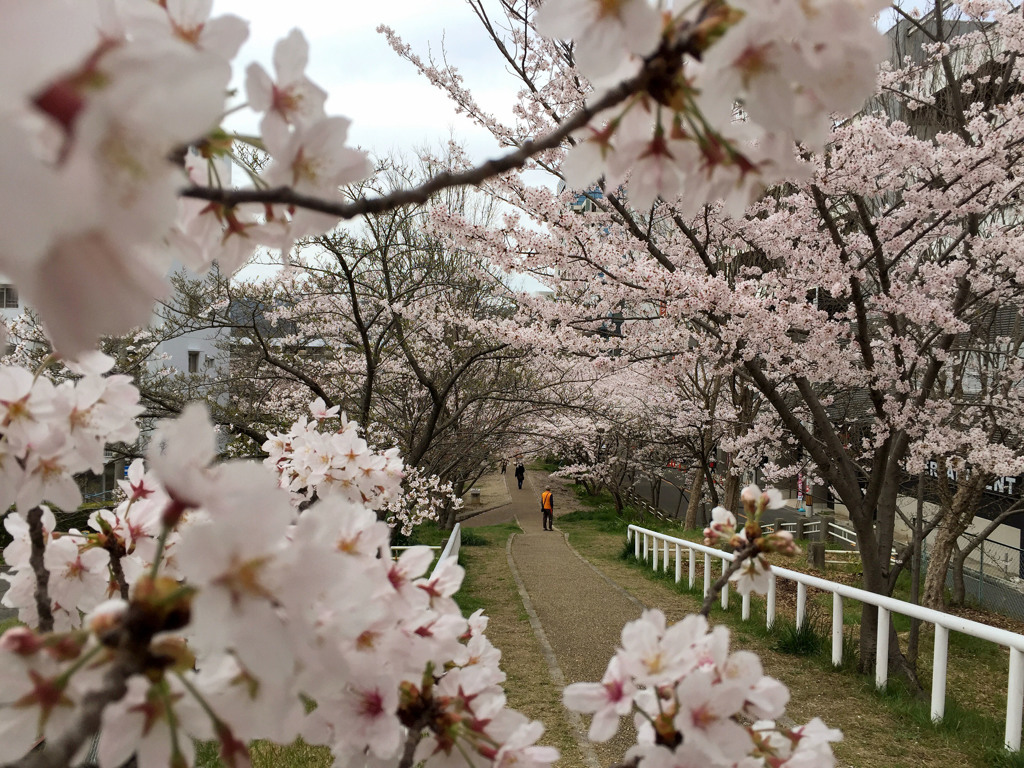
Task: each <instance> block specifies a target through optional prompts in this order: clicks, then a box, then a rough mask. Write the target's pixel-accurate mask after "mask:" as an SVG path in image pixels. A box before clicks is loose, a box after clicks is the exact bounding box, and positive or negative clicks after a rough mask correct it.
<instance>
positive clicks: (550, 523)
mask: <svg viewBox="0 0 1024 768" xmlns="http://www.w3.org/2000/svg"><path fill="white" fill-rule="evenodd" d="M540 512H541V523H542V524H543V526H544V530H545V531H553V530H555V497H554V495H553V494H552V493H551V486H550V485H549V486H547V487H545V488H544V493H542V494H541V495H540Z"/></svg>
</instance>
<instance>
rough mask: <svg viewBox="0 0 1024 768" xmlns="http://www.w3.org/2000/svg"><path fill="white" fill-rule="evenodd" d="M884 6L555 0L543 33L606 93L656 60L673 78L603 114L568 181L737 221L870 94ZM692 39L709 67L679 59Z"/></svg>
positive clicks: (843, 1)
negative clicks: (834, 118)
mask: <svg viewBox="0 0 1024 768" xmlns="http://www.w3.org/2000/svg"><path fill="white" fill-rule="evenodd" d="M884 5H885V4H884V3H881V2H878V1H877V0H872V1H871V2H857V3H853V2H847V0H815V2H798V0H774V1H773V2H767V3H766V2H757V1H756V0H731V2H730V3H728V4H726V3H713V4H712V3H694V4H689V5H685V6H684V7H683V8H682V10H679V11H675V12H672V13H671V14H670V13H666V14H665V15H664V16H663V15H662V13H661V12H660V11H659V10H658V9H657V8H655V7H654V5H652V4H651V3H650V2H649V0H615V2H610V3H609V2H594V1H593V0H549V2H547V3H545V4H544V5H543V6H542V7H541V10H540V11H539V12H538V14H537V17H536V25H537V29H538V31H539V32H541V33H542V34H545V35H548V36H551V37H558V38H573V39H574V41H575V43H576V56H575V64H576V66H577V67H578V68H579V70H580V71H581V72H582V74H583V75H584V76H586V77H588V78H590V79H591V81H592V82H593V83H595V85H597V86H598V87H601V86H602V85H604V84H608V83H609V82H618V81H619V80H622V79H624V78H625V77H627V76H630V75H635V74H636V73H637V72H639V71H640V67H641V64H642V60H644V59H657V58H659V57H661V58H664V59H665V60H666V62H667V63H666V67H667V68H668V69H669V71H670V72H672V74H671V75H670V76H668V77H667V78H657V79H656V80H655V82H654V83H652V84H651V85H650V86H649V87H648V88H647V90H646V91H645V92H644V93H642V94H640V95H638V96H636V97H634V98H632V99H630V100H628V101H627V102H626V103H625V105H624V106H622V107H614V108H612V109H610V110H607V111H606V112H605V113H603V114H601V115H599V116H598V118H597V119H596V120H595V121H594V122H593V123H592V124H591V126H590V127H589V128H588V129H587V130H586V131H585V132H584V134H583V135H582V136H581V137H580V138H579V140H578V141H577V143H576V144H575V146H574V147H573V149H572V150H570V152H569V154H568V155H567V157H566V159H565V162H564V165H563V167H562V171H563V173H564V174H565V180H566V183H567V184H568V186H569V187H570V188H571V189H576V190H582V189H587V188H589V187H590V186H592V185H593V184H594V183H595V182H596V181H597V179H598V178H599V177H601V176H604V177H605V178H606V181H607V183H608V185H609V186H610V188H616V187H618V186H619V185H621V184H623V183H625V182H627V181H628V183H627V185H626V187H627V191H628V196H629V199H630V201H631V202H632V203H633V204H634V205H635V206H636V207H638V208H640V209H644V208H648V207H650V205H651V204H652V203H653V202H654V201H655V199H656V198H658V197H662V198H664V199H665V200H668V201H671V202H673V203H677V204H680V205H683V207H684V209H685V210H696V209H697V208H699V207H700V206H701V205H703V204H704V203H705V202H710V201H713V200H716V199H724V200H725V201H726V207H727V210H729V211H731V212H733V213H734V214H735V215H738V214H739V213H740V212H741V211H742V210H743V209H744V208H745V207H746V206H747V205H748V204H749V203H750V202H751V201H752V200H753V199H754V196H755V195H756V194H757V193H758V192H759V191H760V190H761V189H763V188H764V186H766V185H768V184H771V183H773V182H775V181H779V180H782V179H787V178H793V177H797V176H800V175H806V172H807V171H806V168H805V167H804V165H803V164H802V163H801V162H800V161H799V160H798V159H797V158H796V156H795V153H794V142H802V143H804V144H806V145H807V146H810V147H816V148H820V147H821V146H822V145H823V143H824V139H825V136H826V134H827V131H828V129H829V128H830V127H831V115H832V113H836V112H838V113H851V112H854V111H856V110H857V109H859V108H860V107H861V105H862V104H863V103H864V100H865V99H867V98H868V97H870V96H871V95H872V93H873V92H874V89H875V76H876V71H877V65H878V62H879V61H880V60H881V59H882V58H883V57H884V54H885V50H886V49H885V43H884V42H883V39H882V37H881V35H879V33H878V30H877V29H876V28H875V27H874V25H873V24H872V22H871V19H870V14H871V13H872V12H875V11H878V10H880V9H881V8H882V7H883V6H884ZM694 39H696V40H697V41H698V42H697V45H698V47H699V48H700V50H701V53H700V60H699V61H698V60H697V59H696V58H690V57H685V58H684V57H683V55H682V54H681V53H679V52H676V51H675V50H674V48H675V47H676V46H680V45H682V46H683V47H684V48H686V49H687V50H690V51H691V52H692V50H693V45H694ZM737 105H738V106H739V108H740V110H741V112H742V119H740V120H737V119H736V108H737ZM684 187H685V192H686V195H685V198H684V199H683V200H681V201H677V200H676V198H679V197H680V195H681V193H682V191H683V189H684Z"/></svg>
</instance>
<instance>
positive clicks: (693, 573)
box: [686, 547, 697, 589]
mask: <svg viewBox="0 0 1024 768" xmlns="http://www.w3.org/2000/svg"><path fill="white" fill-rule="evenodd" d="M686 551H687V552H689V553H690V589H693V585H694V584H696V583H697V560H696V559H695V558H694V555H693V550H692V549H690V548H689V547H687V548H686Z"/></svg>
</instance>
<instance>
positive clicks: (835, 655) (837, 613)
mask: <svg viewBox="0 0 1024 768" xmlns="http://www.w3.org/2000/svg"><path fill="white" fill-rule="evenodd" d="M842 663H843V598H842V595H840V594H839V593H838V592H833V593H832V666H833V667H838V666H840V665H841V664H842Z"/></svg>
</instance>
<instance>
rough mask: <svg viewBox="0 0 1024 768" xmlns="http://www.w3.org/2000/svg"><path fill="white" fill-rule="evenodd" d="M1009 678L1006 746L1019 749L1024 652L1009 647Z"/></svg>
mask: <svg viewBox="0 0 1024 768" xmlns="http://www.w3.org/2000/svg"><path fill="white" fill-rule="evenodd" d="M1009 677H1010V680H1009V684H1008V686H1007V694H1006V735H1005V738H1004V742H1005V743H1006V748H1007V749H1010V750H1013V751H1014V752H1016V751H1017V750H1019V749H1020V727H1021V715H1022V704H1024V653H1022V652H1021V651H1018V650H1017V649H1016V648H1011V649H1010V675H1009Z"/></svg>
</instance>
